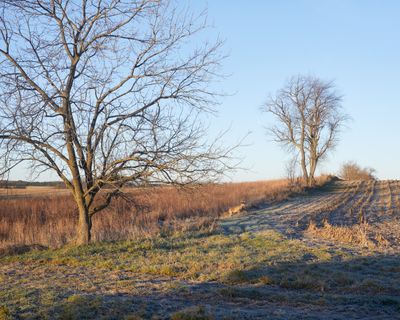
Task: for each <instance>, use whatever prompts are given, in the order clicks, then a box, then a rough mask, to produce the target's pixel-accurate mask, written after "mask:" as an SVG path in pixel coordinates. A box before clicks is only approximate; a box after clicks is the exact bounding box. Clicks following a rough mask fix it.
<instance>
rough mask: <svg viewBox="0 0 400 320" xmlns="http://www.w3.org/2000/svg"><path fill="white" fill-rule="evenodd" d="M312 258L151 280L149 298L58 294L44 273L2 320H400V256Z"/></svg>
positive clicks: (11, 295)
mask: <svg viewBox="0 0 400 320" xmlns="http://www.w3.org/2000/svg"><path fill="white" fill-rule="evenodd" d="M314 258H315V257H313V256H312V255H305V256H304V257H303V258H302V260H300V261H297V262H291V263H284V262H283V263H280V264H277V265H272V266H265V265H257V266H254V268H252V269H249V270H235V271H232V272H231V273H229V274H228V275H227V277H226V278H225V279H223V280H222V281H220V282H208V283H195V282H190V281H180V280H177V279H164V280H162V281H161V282H163V283H160V284H161V285H160V286H158V287H157V286H154V281H153V282H149V283H148V285H149V288H148V289H149V290H147V293H146V294H143V292H141V289H139V288H137V290H135V289H133V290H132V291H131V292H123V293H118V286H120V287H122V286H123V285H124V284H123V281H122V280H117V281H115V290H114V291H115V293H113V294H110V293H109V292H110V290H109V288H108V290H107V288H101V287H99V288H98V290H97V291H95V292H87V291H85V290H79V288H74V289H72V288H70V289H66V288H64V289H60V288H59V287H57V286H54V285H53V284H52V283H48V282H46V274H45V273H44V274H43V275H42V277H43V279H41V280H42V281H41V284H42V285H41V286H36V287H32V288H30V289H29V290H25V291H24V292H20V293H19V295H16V292H17V291H15V290H11V289H12V288H10V290H7V291H3V292H2V293H1V295H2V296H1V300H0V301H1V302H0V305H3V307H2V309H0V318H1V312H3V315H4V317H3V318H4V319H7V316H9V318H10V319H400V259H399V257H398V256H394V255H386V256H374V257H359V258H354V259H350V260H345V261H328V262H315V261H314ZM11 276H12V275H11ZM10 280H11V279H10ZM27 280H29V275H28V279H27ZM36 280H37V279H36ZM125 280H126V279H125ZM132 281H134V275H132ZM141 285H142V286H143V285H144V286H146V283H144V284H143V283H142V284H141ZM5 289H6V288H3V290H5ZM106 291H107V292H108V293H107V292H106ZM102 292H104V293H102ZM24 299H25V300H26V301H25V303H22V301H23V300H24ZM28 301H29V303H28V304H27V303H26V302H28ZM21 305H24V307H23V308H22V307H21Z"/></svg>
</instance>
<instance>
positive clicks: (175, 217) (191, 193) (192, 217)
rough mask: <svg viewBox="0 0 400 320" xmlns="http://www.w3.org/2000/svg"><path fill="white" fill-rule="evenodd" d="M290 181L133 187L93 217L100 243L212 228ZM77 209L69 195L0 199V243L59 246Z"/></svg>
mask: <svg viewBox="0 0 400 320" xmlns="http://www.w3.org/2000/svg"><path fill="white" fill-rule="evenodd" d="M290 192H292V189H291V188H290V187H289V185H288V183H287V181H286V180H275V181H264V182H248V183H227V184H215V185H204V186H199V187H196V188H190V189H177V188H174V187H153V188H138V189H131V190H129V192H127V194H128V196H127V197H124V198H119V199H117V200H115V201H114V202H113V204H112V205H111V206H110V207H109V208H107V209H106V210H105V211H104V212H101V213H99V214H98V215H97V216H95V218H94V221H93V230H94V234H93V236H94V240H95V241H114V240H126V239H135V238H137V237H139V236H152V235H155V234H158V233H167V232H171V231H187V230H194V229H196V230H198V229H202V228H212V227H213V225H214V224H215V220H216V219H217V218H218V217H219V216H220V215H222V214H223V213H224V212H227V211H228V212H231V214H234V213H237V211H240V210H241V209H243V208H244V203H246V207H247V208H250V207H253V206H258V205H260V204H261V203H263V202H266V201H279V200H283V199H285V198H286V197H287V196H288V195H289V194H290ZM76 215H77V209H76V207H75V204H74V202H73V201H72V199H71V197H70V196H68V195H59V194H57V195H53V194H52V192H51V191H50V190H47V192H46V194H44V195H43V196H42V197H38V196H28V195H26V196H25V197H24V198H21V197H19V198H15V199H12V198H11V199H2V200H0V247H3V248H4V247H7V246H14V245H33V244H40V245H44V246H47V247H60V246H62V245H64V244H65V243H67V242H69V241H70V240H72V239H73V238H74V235H75V221H76Z"/></svg>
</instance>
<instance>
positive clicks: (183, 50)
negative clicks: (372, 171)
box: [0, 0, 230, 244]
mask: <svg viewBox="0 0 400 320" xmlns="http://www.w3.org/2000/svg"><path fill="white" fill-rule="evenodd" d="M204 18H205V17H204V15H200V16H199V17H195V16H192V15H190V14H188V13H187V11H179V10H177V8H176V7H173V6H172V5H171V4H170V3H169V2H168V1H163V0H132V1H124V0H122V1H120V0H92V1H87V0H81V1H68V0H48V1H44V0H2V1H1V2H0V151H1V153H2V154H1V160H2V161H3V166H4V168H5V169H6V170H10V169H11V168H13V167H15V166H16V165H18V164H19V163H21V162H23V161H30V162H31V164H32V168H33V169H35V172H36V173H38V174H39V173H41V172H42V171H45V170H52V171H53V172H55V173H56V174H57V175H58V176H59V177H60V178H61V179H62V181H64V183H65V185H66V186H67V188H69V189H70V190H71V192H72V194H73V197H74V199H75V201H76V204H77V207H78V211H79V219H78V221H77V222H78V223H77V243H78V244H85V243H88V242H89V241H90V238H91V225H92V217H93V216H94V215H95V214H96V213H97V212H99V211H101V210H103V209H104V208H106V207H107V206H108V205H109V204H110V202H111V201H112V199H113V198H114V197H117V196H118V195H119V194H121V191H122V188H123V187H124V186H126V185H127V184H129V185H134V184H135V185H140V184H142V183H144V182H150V183H156V182H157V183H160V182H162V183H179V184H185V183H191V182H198V181H204V180H205V179H207V180H211V179H213V178H217V177H218V176H219V175H220V174H222V173H223V172H224V170H225V169H227V166H228V164H227V163H228V162H227V161H225V160H226V159H227V157H228V155H229V151H230V150H227V149H225V148H223V149H222V148H220V147H219V146H218V145H219V144H218V145H217V144H216V143H215V142H214V143H211V144H209V143H206V142H205V140H204V137H205V129H204V126H202V125H201V121H200V117H201V114H202V113H204V112H209V111H212V110H213V106H215V105H216V103H217V99H216V98H217V93H216V92H213V91H212V90H211V89H210V81H212V80H213V79H215V76H216V75H217V74H216V70H217V69H218V67H219V64H220V62H221V59H223V56H221V54H220V47H221V41H219V40H217V41H216V42H214V43H211V44H210V43H206V42H204V43H203V42H198V43H199V45H197V46H195V45H194V42H193V41H192V38H193V36H195V35H196V34H198V33H199V32H201V31H202V30H203V29H204V28H205V27H206V25H205V20H204Z"/></svg>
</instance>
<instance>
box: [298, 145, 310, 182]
mask: <svg viewBox="0 0 400 320" xmlns="http://www.w3.org/2000/svg"><path fill="white" fill-rule="evenodd" d="M300 163H301V169H302V171H303V179H304V181H305V183H307V184H308V179H309V176H308V171H307V165H306V156H305V154H304V152H303V151H301V160H300Z"/></svg>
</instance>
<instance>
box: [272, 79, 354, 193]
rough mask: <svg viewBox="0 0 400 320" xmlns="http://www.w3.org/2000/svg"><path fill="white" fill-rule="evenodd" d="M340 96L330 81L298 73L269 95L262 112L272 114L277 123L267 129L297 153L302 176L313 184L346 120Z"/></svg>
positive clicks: (281, 142)
mask: <svg viewBox="0 0 400 320" xmlns="http://www.w3.org/2000/svg"><path fill="white" fill-rule="evenodd" d="M341 101H342V98H341V96H340V95H338V94H337V93H336V92H335V90H334V85H333V83H332V82H324V81H322V80H320V79H318V78H315V77H308V76H297V77H293V78H291V79H290V80H289V81H288V82H287V83H286V85H285V86H284V87H283V88H282V89H281V90H279V91H278V92H277V94H276V95H275V96H274V97H270V98H269V100H268V101H267V103H266V105H265V109H264V110H265V111H267V112H269V113H271V114H272V115H274V116H275V118H276V120H277V125H276V126H274V127H272V128H269V131H270V133H271V135H272V136H273V137H274V139H275V141H276V142H278V143H280V144H282V145H284V146H285V147H288V148H289V150H290V151H293V152H295V153H296V155H298V156H299V162H300V166H301V170H302V173H303V179H304V181H305V182H306V183H307V185H309V186H312V185H314V184H315V178H314V176H315V171H316V169H317V166H318V163H319V162H320V161H321V160H322V159H323V158H324V156H325V155H326V154H327V153H328V151H330V150H331V149H333V148H334V147H335V145H336V143H337V141H338V133H339V131H340V128H341V126H342V125H343V123H344V122H345V120H346V119H347V117H346V115H345V114H343V112H342V107H341Z"/></svg>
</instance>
